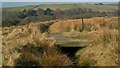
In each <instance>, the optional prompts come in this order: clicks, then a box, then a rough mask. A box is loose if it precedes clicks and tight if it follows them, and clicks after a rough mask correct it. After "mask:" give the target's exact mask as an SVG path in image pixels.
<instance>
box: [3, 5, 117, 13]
mask: <svg viewBox="0 0 120 68" xmlns="http://www.w3.org/2000/svg"><path fill="white" fill-rule="evenodd" d="M76 7H80V8H86V9H93V10H96V11H111V12H112V11H115V10H117V8H118V5H117V4H106V5H95V4H43V5H38V6H23V7H14V8H3V10H10V11H22V10H24V9H37V8H42V9H46V8H51V9H53V10H55V9H61V10H65V9H70V8H76Z"/></svg>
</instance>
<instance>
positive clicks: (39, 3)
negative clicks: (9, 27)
mask: <svg viewBox="0 0 120 68" xmlns="http://www.w3.org/2000/svg"><path fill="white" fill-rule="evenodd" d="M95 3H101V2H3V3H2V7H3V8H8V7H19V6H29V5H42V4H95ZM103 3H104V4H115V3H117V2H103Z"/></svg>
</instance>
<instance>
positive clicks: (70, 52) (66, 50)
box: [56, 45, 85, 61]
mask: <svg viewBox="0 0 120 68" xmlns="http://www.w3.org/2000/svg"><path fill="white" fill-rule="evenodd" d="M56 46H57V47H58V48H59V49H60V51H61V53H64V54H67V56H68V58H70V60H71V61H74V60H76V59H77V58H76V56H75V53H76V52H77V51H78V50H81V49H83V48H85V47H63V46H60V45H56Z"/></svg>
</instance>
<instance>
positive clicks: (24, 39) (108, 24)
mask: <svg viewBox="0 0 120 68" xmlns="http://www.w3.org/2000/svg"><path fill="white" fill-rule="evenodd" d="M81 21H82V20H81V19H71V20H54V21H52V20H51V21H46V22H36V23H34V22H31V23H29V24H26V25H21V26H10V27H3V65H4V66H16V65H18V66H21V65H22V66H24V65H30V66H31V65H32V66H34V65H36V66H117V64H118V44H117V42H118V41H119V40H118V22H117V21H118V18H117V17H94V18H86V19H84V29H83V28H82V24H81V23H82V22H81ZM57 46H59V47H63V48H64V47H67V48H69V47H80V48H81V49H79V50H78V51H77V52H75V53H74V57H75V58H76V59H74V60H73V59H71V58H70V55H69V54H66V53H63V51H62V50H60V49H59V48H58V47H57Z"/></svg>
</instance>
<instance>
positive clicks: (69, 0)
mask: <svg viewBox="0 0 120 68" xmlns="http://www.w3.org/2000/svg"><path fill="white" fill-rule="evenodd" d="M119 1H120V0H1V2H119Z"/></svg>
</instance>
